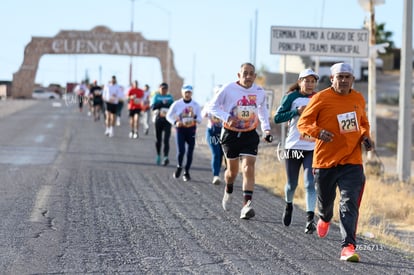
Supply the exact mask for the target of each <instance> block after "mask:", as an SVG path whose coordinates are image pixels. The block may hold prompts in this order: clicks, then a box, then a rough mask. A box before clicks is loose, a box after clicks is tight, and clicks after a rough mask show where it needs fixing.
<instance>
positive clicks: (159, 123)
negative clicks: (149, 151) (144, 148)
mask: <svg viewBox="0 0 414 275" xmlns="http://www.w3.org/2000/svg"><path fill="white" fill-rule="evenodd" d="M163 132H164V139H163V137H162V133H163ZM170 136H171V124H170V123H169V122H168V121H167V120H166V119H165V118H159V119H157V120H156V121H155V137H156V141H155V149H156V150H157V155H160V154H161V144H162V142H163V143H164V157H168V153H169V152H170Z"/></svg>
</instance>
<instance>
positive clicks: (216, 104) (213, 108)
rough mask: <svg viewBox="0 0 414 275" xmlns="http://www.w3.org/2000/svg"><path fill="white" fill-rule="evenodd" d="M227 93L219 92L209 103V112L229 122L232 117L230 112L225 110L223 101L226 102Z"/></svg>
mask: <svg viewBox="0 0 414 275" xmlns="http://www.w3.org/2000/svg"><path fill="white" fill-rule="evenodd" d="M224 97H225V94H224V93H223V91H221V92H219V93H217V94H216V95H215V96H214V98H213V99H212V101H211V102H210V104H209V105H208V109H207V112H208V113H210V114H212V115H213V116H215V117H218V118H219V119H221V120H222V121H223V122H227V120H228V119H229V117H230V114H229V113H227V112H225V111H223V109H222V104H221V102H224Z"/></svg>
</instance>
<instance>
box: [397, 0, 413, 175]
mask: <svg viewBox="0 0 414 275" xmlns="http://www.w3.org/2000/svg"><path fill="white" fill-rule="evenodd" d="M402 33H403V37H402V46H401V66H400V68H401V71H400V97H399V107H400V114H399V119H398V145H397V172H398V178H399V180H400V181H403V182H409V181H410V179H411V147H412V142H411V139H412V137H411V136H412V134H411V131H412V115H411V108H412V107H411V105H412V104H411V101H412V94H411V93H412V78H413V63H412V62H413V45H412V44H413V42H412V41H413V0H404V7H403V28H402Z"/></svg>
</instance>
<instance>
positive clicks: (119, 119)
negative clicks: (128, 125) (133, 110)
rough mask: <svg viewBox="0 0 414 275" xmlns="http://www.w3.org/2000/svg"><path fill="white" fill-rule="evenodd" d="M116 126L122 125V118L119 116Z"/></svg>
mask: <svg viewBox="0 0 414 275" xmlns="http://www.w3.org/2000/svg"><path fill="white" fill-rule="evenodd" d="M116 126H121V118H120V117H119V116H118V117H116Z"/></svg>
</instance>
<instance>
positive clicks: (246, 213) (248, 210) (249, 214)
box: [240, 200, 255, 220]
mask: <svg viewBox="0 0 414 275" xmlns="http://www.w3.org/2000/svg"><path fill="white" fill-rule="evenodd" d="M254 216H255V213H254V209H253V208H252V201H251V200H248V201H247V203H246V205H245V206H243V208H242V210H241V213H240V219H245V220H248V219H250V218H253V217H254Z"/></svg>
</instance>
